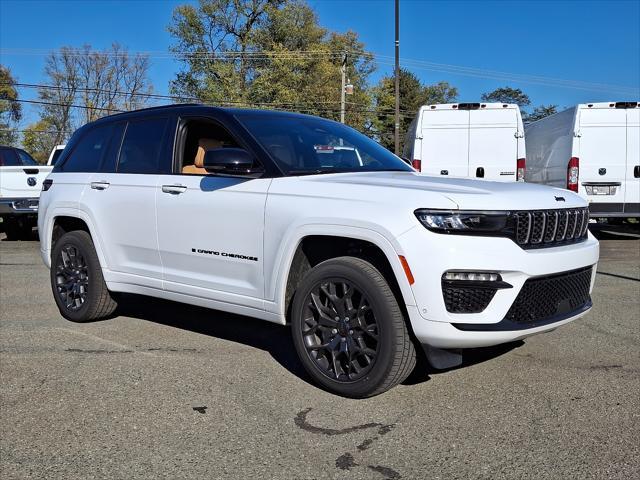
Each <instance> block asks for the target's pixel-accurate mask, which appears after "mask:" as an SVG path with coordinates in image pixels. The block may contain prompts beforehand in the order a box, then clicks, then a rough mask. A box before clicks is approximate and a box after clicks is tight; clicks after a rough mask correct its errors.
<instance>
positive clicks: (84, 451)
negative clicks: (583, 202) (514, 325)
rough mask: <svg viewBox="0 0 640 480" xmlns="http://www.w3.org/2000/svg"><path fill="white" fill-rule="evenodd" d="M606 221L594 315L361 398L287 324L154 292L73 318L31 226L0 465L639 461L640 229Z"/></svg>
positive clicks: (104, 474)
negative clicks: (315, 360)
mask: <svg viewBox="0 0 640 480" xmlns="http://www.w3.org/2000/svg"><path fill="white" fill-rule="evenodd" d="M599 236H600V238H601V261H600V264H599V272H598V275H597V281H596V286H595V291H594V295H593V300H594V304H595V306H594V308H593V310H592V312H591V313H590V314H589V315H588V316H586V317H584V318H582V319H580V320H578V321H576V322H574V323H572V324H570V325H568V326H565V327H563V328H561V329H559V330H556V331H555V332H552V333H550V334H547V335H541V336H537V337H533V338H530V339H528V340H526V341H525V342H520V343H518V344H511V345H507V346H504V347H500V348H493V349H484V350H477V351H474V352H472V354H471V355H470V356H469V358H468V359H467V360H466V361H465V365H464V366H463V367H462V368H458V369H455V370H451V371H448V372H444V373H435V372H424V373H422V374H419V375H414V376H412V377H411V378H410V380H409V381H407V382H406V384H404V385H401V386H399V387H397V388H395V389H393V390H391V391H390V392H387V393H386V394H383V395H381V396H378V397H375V398H372V399H368V400H360V401H357V400H347V399H343V398H340V397H337V396H334V395H331V394H329V393H326V392H323V391H322V390H320V389H318V388H316V387H315V386H313V385H312V384H310V383H309V380H308V378H307V376H306V375H305V374H304V372H303V371H302V368H301V366H300V364H299V363H298V361H297V359H296V357H295V353H294V352H293V346H292V344H291V340H290V337H289V334H288V330H287V329H285V328H284V327H280V326H277V325H271V324H267V323H263V322H260V321H257V320H252V319H249V318H244V317H239V316H234V315H229V314H225V313H220V312H216V311H210V310H205V309H200V308H195V307H189V306H184V305H180V304H175V303H170V302H165V301H159V300H154V299H149V298H145V297H128V298H127V299H126V302H125V305H124V307H123V309H122V311H121V312H120V313H121V314H120V316H118V317H116V318H114V319H111V320H107V321H101V322H96V323H90V324H74V323H70V322H67V321H66V320H64V319H63V318H62V317H61V316H60V315H59V313H58V311H57V309H56V307H55V304H54V302H53V299H52V297H51V293H50V290H49V279H48V270H47V269H46V268H45V267H44V266H43V264H42V262H41V260H40V257H39V251H38V243H37V241H31V242H8V241H5V240H2V241H0V378H1V388H0V408H1V410H0V412H1V434H0V474H1V476H2V478H3V479H10V478H11V479H12V478H81V479H89V478H122V479H125V478H126V479H129V478H207V479H215V478H241V479H247V478H252V479H253V478H261V479H262V478H265V479H270V478H275V479H297V478H300V479H320V478H341V479H365V478H366V479H374V480H375V479H384V478H387V479H423V478H424V479H439V478H442V479H452V478H486V479H495V478H548V479H560V478H580V479H583V478H598V479H600V478H619V479H629V478H639V477H640V235H638V234H637V233H636V234H630V233H624V234H619V233H608V232H606V231H601V232H600V233H599Z"/></svg>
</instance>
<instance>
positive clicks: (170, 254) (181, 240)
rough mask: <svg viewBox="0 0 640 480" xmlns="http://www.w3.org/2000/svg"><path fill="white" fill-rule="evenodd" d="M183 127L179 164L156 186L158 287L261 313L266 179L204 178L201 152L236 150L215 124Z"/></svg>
mask: <svg viewBox="0 0 640 480" xmlns="http://www.w3.org/2000/svg"><path fill="white" fill-rule="evenodd" d="M185 128H186V132H183V133H184V134H183V135H182V140H181V142H182V145H181V146H179V147H178V154H177V155H176V158H182V161H180V162H177V163H180V165H176V166H175V170H176V173H174V174H172V175H161V176H160V177H159V181H158V185H157V187H156V198H155V202H156V206H157V219H158V242H159V251H160V258H161V261H162V265H163V272H164V274H163V279H164V288H165V290H169V291H173V292H176V293H184V294H189V295H194V296H199V297H203V298H207V299H211V300H216V301H222V302H226V303H236V304H242V305H247V306H251V307H254V308H259V309H262V308H263V300H262V299H263V295H264V286H263V285H264V279H263V262H264V259H263V233H264V210H265V203H266V198H267V190H268V188H269V185H270V183H271V179H263V178H246V177H232V176H224V175H210V174H208V173H207V172H206V171H205V170H204V169H203V168H202V158H203V156H204V152H205V151H206V150H207V149H214V148H225V147H228V146H233V147H238V146H240V145H239V144H238V143H236V142H235V141H234V140H233V139H232V138H231V136H230V135H229V134H228V133H227V132H226V130H223V129H222V127H221V126H219V125H218V126H216V125H214V124H208V123H207V122H205V121H203V120H194V121H191V122H187V123H186V125H185ZM183 172H185V173H183Z"/></svg>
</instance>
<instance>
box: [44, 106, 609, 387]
mask: <svg viewBox="0 0 640 480" xmlns="http://www.w3.org/2000/svg"><path fill="white" fill-rule="evenodd" d="M356 152H357V155H356V154H355V153H356ZM587 226H588V210H587V202H586V201H585V200H584V199H583V198H581V197H580V196H579V195H577V194H575V193H573V192H570V191H567V190H563V189H558V188H551V187H547V186H541V185H531V184H527V183H522V182H491V181H486V180H474V179H460V178H458V179H454V178H447V177H429V176H426V175H420V174H418V173H417V172H416V171H415V170H414V169H413V168H411V167H410V166H408V165H406V164H405V163H404V162H403V161H402V160H401V159H400V158H399V157H397V156H395V155H393V154H392V153H390V152H389V151H388V150H386V149H385V148H383V147H382V146H380V145H379V144H378V143H376V142H374V141H373V140H371V139H369V138H367V137H365V136H364V135H362V134H360V133H358V132H356V131H355V130H353V129H351V128H349V127H346V126H345V125H342V124H339V123H336V122H332V121H329V120H324V119H321V118H317V117H311V116H307V115H298V114H292V113H285V112H269V111H257V110H241V109H221V108H213V107H205V106H198V105H180V106H167V107H156V108H150V109H146V110H140V111H136V112H127V113H123V114H119V115H113V116H111V117H105V118H103V119H100V120H97V121H96V122H93V123H90V124H88V125H86V126H84V127H82V128H81V129H79V130H78V131H77V132H76V133H75V134H74V135H73V137H72V139H71V140H70V142H69V144H68V145H67V147H66V148H65V149H64V151H63V153H62V155H61V157H60V159H59V161H58V162H57V163H56V166H55V167H54V170H53V172H52V173H51V175H50V176H49V177H48V178H47V179H46V180H45V183H44V185H43V192H42V196H41V197H40V210H39V215H38V227H39V231H40V248H41V251H42V258H43V260H44V262H45V264H46V265H47V266H48V267H50V271H51V277H50V281H51V288H52V292H53V296H54V299H55V302H56V304H57V306H58V308H59V310H60V312H61V314H62V315H63V316H64V317H65V318H68V319H69V320H72V321H77V322H83V321H91V320H95V319H98V318H105V317H109V316H110V315H112V314H113V313H114V312H115V309H116V306H117V301H118V296H117V293H118V292H127V293H134V294H142V295H150V296H154V297H160V298H165V299H169V300H174V301H179V302H184V303H189V304H193V305H199V306H203V307H208V308H213V309H218V310H223V311H227V312H233V313H236V314H239V315H247V316H251V317H256V318H260V319H263V320H267V321H271V322H275V323H279V324H282V325H290V326H291V333H292V339H293V346H292V348H295V349H296V351H297V353H298V356H299V358H300V361H301V362H302V364H303V365H304V367H305V368H306V369H307V371H308V372H309V374H310V375H311V377H312V378H313V379H314V380H315V381H316V382H317V383H318V384H320V385H322V386H323V387H324V388H326V389H329V390H331V391H333V392H336V393H339V394H341V395H345V396H349V397H367V396H371V395H375V394H378V393H381V392H383V391H385V390H387V389H389V388H391V387H393V386H394V385H397V384H398V383H400V382H402V381H403V380H404V379H405V378H406V377H407V376H408V375H409V373H411V371H412V370H413V368H414V366H415V365H416V348H424V350H425V352H426V355H427V357H428V359H429V361H430V362H431V363H432V365H433V366H434V367H436V368H449V367H452V366H456V365H459V364H460V363H461V361H462V355H463V349H464V348H468V347H482V346H489V345H496V344H500V343H505V342H511V341H514V340H519V339H521V338H525V337H527V336H529V335H533V334H537V333H541V332H546V331H550V330H553V329H555V328H557V327H559V326H561V325H564V324H566V323H568V322H570V321H572V320H575V319H577V318H578V317H580V316H582V315H584V314H585V313H586V312H587V311H588V310H589V309H590V308H591V297H590V292H591V289H592V286H593V280H594V278H595V270H596V264H597V261H598V241H597V240H596V239H595V238H593V236H592V235H590V234H589V232H588V229H587ZM141 301H142V300H141ZM211 321H212V322H215V321H231V322H239V321H241V319H239V318H236V317H233V318H229V317H225V316H222V317H221V318H218V319H217V318H216V315H215V314H212V316H211ZM283 333H284V332H283ZM212 374H215V372H212Z"/></svg>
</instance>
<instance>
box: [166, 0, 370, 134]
mask: <svg viewBox="0 0 640 480" xmlns="http://www.w3.org/2000/svg"><path fill="white" fill-rule="evenodd" d="M169 32H170V33H171V35H172V36H173V37H174V39H175V43H174V45H173V46H172V47H171V49H172V51H173V53H174V54H175V55H176V57H177V58H178V59H179V60H180V61H181V62H182V64H183V69H182V71H181V72H179V73H178V74H177V76H176V78H175V79H174V80H173V81H172V82H171V85H170V89H171V93H172V95H175V96H177V97H181V98H188V99H191V98H194V99H197V100H200V101H203V102H210V103H215V104H222V105H243V106H258V107H269V108H280V109H284V110H296V111H303V112H307V113H312V114H319V115H323V116H325V117H328V118H334V119H337V118H339V106H340V88H341V74H340V69H341V66H342V61H343V52H347V59H346V69H347V77H348V78H349V80H350V81H351V83H352V84H353V85H354V94H353V95H350V96H349V97H348V102H349V103H348V104H347V108H346V119H347V123H349V124H351V125H354V126H358V127H360V128H364V125H365V124H366V123H367V114H368V113H369V112H368V110H369V109H370V97H369V93H368V91H367V88H366V87H367V80H368V77H369V75H370V74H371V72H372V71H373V69H374V67H373V62H372V58H371V55H369V54H367V52H365V49H364V45H363V44H362V43H361V42H360V41H359V40H358V35H357V34H356V33H355V32H351V31H349V32H346V33H337V32H329V31H328V30H327V29H325V28H323V27H321V26H320V25H319V23H318V18H317V16H316V14H315V12H314V11H313V10H312V9H311V8H310V7H309V6H308V5H307V4H306V3H304V2H302V1H296V0H200V1H199V3H198V5H197V6H193V5H181V6H179V7H177V8H176V9H175V10H174V13H173V18H172V22H171V24H170V25H169Z"/></svg>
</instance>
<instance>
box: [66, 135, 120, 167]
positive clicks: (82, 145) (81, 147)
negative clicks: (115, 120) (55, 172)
mask: <svg viewBox="0 0 640 480" xmlns="http://www.w3.org/2000/svg"><path fill="white" fill-rule="evenodd" d="M112 128H113V127H112V125H111V124H107V125H100V126H98V127H95V128H93V129H91V130H89V131H88V132H87V133H85V134H84V136H83V137H82V138H81V139H80V141H79V142H78V144H77V145H76V146H75V148H74V149H73V151H72V152H71V155H70V156H69V157H68V158H67V160H66V162H64V165H62V171H63V172H95V171H97V170H98V166H99V165H100V160H102V156H103V155H104V152H105V150H106V149H107V145H108V143H109V138H110V137H111V130H112Z"/></svg>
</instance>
